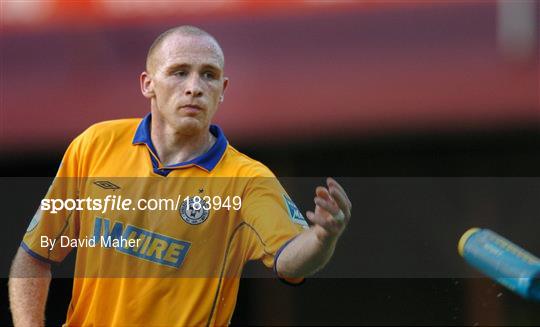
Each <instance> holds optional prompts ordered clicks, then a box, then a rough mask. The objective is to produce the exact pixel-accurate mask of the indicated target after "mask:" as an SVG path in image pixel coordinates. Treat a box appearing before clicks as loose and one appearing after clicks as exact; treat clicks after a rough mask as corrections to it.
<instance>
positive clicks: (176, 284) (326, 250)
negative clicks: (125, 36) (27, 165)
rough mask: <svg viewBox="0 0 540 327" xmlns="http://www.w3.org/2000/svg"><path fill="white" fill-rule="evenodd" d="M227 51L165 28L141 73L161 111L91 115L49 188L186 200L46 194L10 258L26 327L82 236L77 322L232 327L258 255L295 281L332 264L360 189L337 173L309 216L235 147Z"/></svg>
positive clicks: (69, 321) (73, 316)
mask: <svg viewBox="0 0 540 327" xmlns="http://www.w3.org/2000/svg"><path fill="white" fill-rule="evenodd" d="M224 62H225V61H224V56H223V52H222V50H221V47H220V46H219V44H218V42H217V41H216V40H215V39H214V38H213V37H212V36H211V35H209V34H208V33H206V32H205V31H203V30H201V29H198V28H196V27H192V26H180V27H176V28H173V29H170V30H168V31H166V32H164V33H163V34H162V35H160V36H159V37H158V38H157V39H156V40H155V41H154V43H153V44H152V46H151V47H150V49H149V51H148V55H147V62H146V69H145V71H144V72H143V73H142V74H141V76H140V85H141V91H142V94H143V96H145V97H146V98H147V99H149V101H150V113H149V114H148V115H147V116H146V117H145V118H143V119H142V120H141V119H123V120H116V121H108V122H103V123H99V124H96V125H93V126H91V127H90V128H88V129H87V130H86V131H84V132H83V133H82V134H81V135H79V136H78V137H77V138H76V139H75V140H74V141H73V142H72V143H71V144H70V146H69V148H68V149H67V151H66V153H65V155H64V157H63V159H62V163H61V165H60V168H59V170H58V173H57V177H56V179H55V181H54V182H53V185H52V186H51V188H50V189H49V192H48V194H47V196H46V198H47V199H78V200H84V199H88V201H89V199H104V200H106V199H109V200H111V199H113V198H114V199H119V197H120V196H124V197H131V198H139V199H142V198H151V197H155V196H157V195H160V196H162V195H167V196H170V197H173V198H178V199H179V200H180V203H181V206H179V207H178V208H177V209H176V210H172V211H151V210H129V209H127V210H126V208H123V209H124V210H123V211H113V210H109V211H105V210H103V209H104V206H106V204H107V203H108V202H106V203H105V202H102V203H101V206H98V208H96V207H85V209H86V210H78V209H74V208H71V209H66V208H63V209H59V211H58V212H57V213H53V212H52V210H50V203H49V207H47V206H43V204H44V203H45V202H43V201H42V206H41V207H40V209H39V210H38V211H37V213H36V215H35V216H34V218H33V219H32V222H31V223H30V225H29V227H28V229H27V232H26V234H25V236H24V238H23V241H22V242H21V247H20V248H19V251H18V252H17V254H16V256H15V259H14V261H13V264H12V268H11V274H10V280H9V294H10V303H11V311H12V315H13V320H14V324H15V325H16V326H38V325H42V324H43V322H44V308H45V302H46V298H47V293H48V288H49V283H50V279H51V272H50V265H51V264H52V263H59V262H61V261H62V260H63V259H64V258H65V256H66V255H67V254H68V253H69V252H70V251H71V250H72V249H73V248H75V247H76V248H77V259H76V267H75V276H74V277H75V278H74V284H73V294H72V299H71V303H70V306H69V309H68V312H67V318H66V323H65V325H67V326H72V325H73V326H83V325H130V326H136V325H139V326H157V325H159V326H186V325H207V326H208V325H227V324H228V323H229V322H230V319H231V317H232V313H233V310H234V306H235V303H236V296H237V291H238V285H239V281H240V275H241V271H242V267H243V266H244V264H245V263H246V262H247V261H249V260H262V261H263V263H264V264H265V265H266V266H268V267H271V268H273V269H274V270H275V271H276V273H277V275H278V276H279V277H280V278H284V279H287V280H288V281H290V282H299V281H301V280H302V278H303V277H305V276H309V275H311V274H313V273H315V272H316V271H318V270H319V269H321V268H322V267H323V266H324V265H325V264H326V263H327V262H328V261H329V259H330V257H331V256H332V254H333V252H334V248H335V246H336V242H337V241H338V239H339V237H340V235H341V234H342V232H343V230H344V229H345V227H346V225H347V223H348V222H349V219H350V217H351V202H350V200H349V199H348V197H347V195H346V193H345V191H344V190H343V188H342V187H341V186H340V185H339V184H338V183H337V182H336V181H335V180H334V179H332V178H328V179H327V185H325V186H320V187H317V188H316V190H315V199H314V201H315V209H314V210H313V211H308V212H307V218H308V219H309V220H310V221H311V222H312V224H311V226H308V224H307V223H306V221H305V220H304V218H303V216H302V214H300V212H299V210H298V208H297V207H296V206H295V204H294V203H293V201H292V200H291V199H290V197H289V196H288V195H287V193H286V192H285V190H284V189H283V188H282V187H281V185H280V184H279V182H278V181H277V179H276V178H275V176H274V175H273V174H272V172H271V171H270V170H269V169H268V168H267V167H266V166H264V165H263V164H261V163H259V162H257V161H255V160H253V159H251V158H249V157H247V156H245V155H243V154H241V153H240V152H238V151H237V150H235V149H234V148H233V147H232V146H230V145H229V144H228V142H227V139H226V138H225V135H224V133H223V131H222V130H221V129H220V128H219V127H218V126H216V125H212V124H211V121H212V117H213V116H214V114H215V113H216V110H217V108H218V105H219V103H220V102H222V101H223V97H224V92H225V90H226V88H227V85H228V82H229V81H228V79H227V78H226V77H225V76H224V72H223V69H224ZM118 177H137V179H133V178H118ZM197 197H198V198H197ZM195 199H197V200H195ZM216 199H217V201H216ZM227 199H228V200H227ZM107 201H108V200H107ZM111 201H112V200H111ZM227 201H228V202H227ZM233 202H234V206H231V203H233ZM227 203H228V204H227ZM45 204H46V203H45ZM79 204H80V203H79ZM83 204H86V205H88V203H87V202H84V203H83ZM94 205H95V203H94ZM66 207H67V202H66ZM105 209H106V208H105ZM64 241H65V242H64ZM73 241H74V242H75V243H73ZM92 241H94V243H95V244H94V246H92V245H91V243H92ZM128 241H130V242H129V244H128ZM114 242H116V243H114Z"/></svg>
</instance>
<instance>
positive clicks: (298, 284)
mask: <svg viewBox="0 0 540 327" xmlns="http://www.w3.org/2000/svg"><path fill="white" fill-rule="evenodd" d="M298 235H300V234H298ZM298 235H296V236H295V237H293V238H291V239H290V240H288V241H287V242H285V244H283V245H282V246H281V247H280V248H279V249H278V250H277V252H276V255H275V256H274V273H275V274H276V276H277V277H278V279H279V280H280V281H282V282H283V283H285V284H287V285H291V286H300V285H302V284H304V283H305V281H306V278H305V277H304V278H302V281H301V282H299V283H291V282H290V281H288V280H287V279H285V278H283V277H280V276H279V274H278V272H277V262H278V259H279V256H280V254H281V252H283V250H284V249H285V248H286V247H287V245H289V243H291V242H292V241H293V240H294V239H295V238H297V237H298Z"/></svg>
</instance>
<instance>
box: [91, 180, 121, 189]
mask: <svg viewBox="0 0 540 327" xmlns="http://www.w3.org/2000/svg"><path fill="white" fill-rule="evenodd" d="M94 184H96V185H97V186H99V187H101V188H104V189H106V190H118V189H119V188H120V186H118V185H115V184H113V183H111V182H109V181H95V182H94Z"/></svg>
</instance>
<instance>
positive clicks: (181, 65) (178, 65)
mask: <svg viewBox="0 0 540 327" xmlns="http://www.w3.org/2000/svg"><path fill="white" fill-rule="evenodd" d="M190 67H191V65H189V64H172V65H170V66H169V67H166V68H165V70H166V71H167V72H172V71H175V70H177V69H180V68H190Z"/></svg>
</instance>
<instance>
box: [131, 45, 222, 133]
mask: <svg viewBox="0 0 540 327" xmlns="http://www.w3.org/2000/svg"><path fill="white" fill-rule="evenodd" d="M147 70H148V71H147V72H145V73H143V74H142V75H141V88H142V91H143V94H144V96H145V97H147V98H150V99H151V101H152V113H153V116H152V119H157V120H158V121H159V122H160V126H168V127H172V129H173V130H174V131H176V132H180V133H182V134H195V133H200V132H202V131H203V130H207V129H208V126H209V124H210V122H211V120H212V117H213V116H214V114H215V113H216V111H217V108H218V105H219V102H220V98H221V97H222V96H223V92H224V91H225V88H226V87H227V83H228V80H227V79H226V78H225V77H224V76H223V57H222V54H221V51H220V50H219V48H218V47H217V44H215V42H214V41H213V40H212V39H211V38H209V37H206V36H184V35H170V36H168V37H167V38H166V39H165V40H164V41H163V42H162V44H161V46H159V47H158V48H157V49H156V51H155V52H154V54H153V55H152V58H151V60H149V64H148V67H147Z"/></svg>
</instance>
